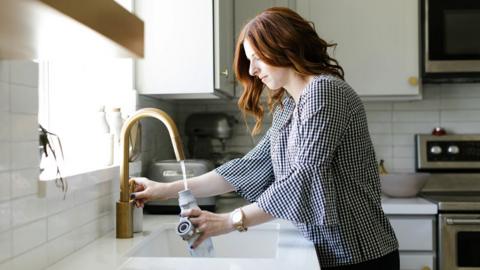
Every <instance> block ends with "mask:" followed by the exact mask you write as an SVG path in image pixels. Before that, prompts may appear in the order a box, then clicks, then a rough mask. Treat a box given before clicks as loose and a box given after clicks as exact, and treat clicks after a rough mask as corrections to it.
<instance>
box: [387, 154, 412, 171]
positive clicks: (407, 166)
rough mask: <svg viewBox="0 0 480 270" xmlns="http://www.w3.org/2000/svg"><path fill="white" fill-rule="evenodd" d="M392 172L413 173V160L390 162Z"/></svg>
mask: <svg viewBox="0 0 480 270" xmlns="http://www.w3.org/2000/svg"><path fill="white" fill-rule="evenodd" d="M392 165H393V167H392V170H391V171H394V172H415V159H414V158H410V157H408V158H397V157H394V158H393V160H392Z"/></svg>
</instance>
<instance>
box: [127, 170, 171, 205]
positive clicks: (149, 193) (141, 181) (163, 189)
mask: <svg viewBox="0 0 480 270" xmlns="http://www.w3.org/2000/svg"><path fill="white" fill-rule="evenodd" d="M130 182H135V189H134V192H133V193H132V194H130V199H132V200H135V205H136V207H142V208H143V207H144V206H145V202H147V201H150V200H153V199H159V200H166V199H168V196H167V184H166V183H160V182H155V181H152V180H149V179H148V178H145V177H133V178H130ZM132 184H133V183H132Z"/></svg>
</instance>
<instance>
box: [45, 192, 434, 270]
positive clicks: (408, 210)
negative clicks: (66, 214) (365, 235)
mask: <svg viewBox="0 0 480 270" xmlns="http://www.w3.org/2000/svg"><path fill="white" fill-rule="evenodd" d="M220 200H221V204H222V207H218V208H219V212H225V211H229V210H230V208H232V209H233V208H236V207H238V206H240V205H242V204H244V203H245V201H243V200H239V199H220ZM382 206H383V209H384V211H385V213H386V214H387V215H434V214H436V213H437V206H436V205H435V204H434V203H431V202H429V201H427V200H425V199H423V198H418V197H415V198H389V197H382ZM176 222H178V216H176V215H144V219H143V228H144V231H143V232H142V233H135V235H134V238H132V239H116V238H115V232H114V231H112V232H111V233H109V234H107V235H105V236H103V237H102V238H99V239H98V240H96V241H94V242H92V243H90V244H89V245H87V246H85V247H84V248H82V249H81V250H79V251H77V252H75V253H73V254H71V255H69V256H67V257H66V258H64V259H63V260H61V261H59V262H58V263H56V264H54V265H52V266H50V267H49V268H47V269H49V270H63V269H69V270H75V269H82V270H83V269H93V270H95V269H98V270H100V269H101V270H106V269H125V270H126V269H192V268H191V267H192V266H194V267H195V269H209V270H211V269H213V268H211V267H212V266H213V265H211V263H213V262H212V261H211V260H210V261H208V259H205V258H177V259H172V258H163V259H162V258H151V257H145V258H143V257H135V258H129V257H128V256H127V254H128V253H129V252H131V251H132V250H133V249H134V248H136V247H139V246H140V245H141V244H142V242H143V241H144V240H146V239H147V238H149V236H150V235H151V234H152V232H154V231H155V230H156V229H157V228H158V227H159V226H161V225H162V224H165V223H176ZM272 222H277V223H280V224H281V226H282V228H287V227H288V226H292V225H290V223H289V222H286V221H282V220H276V221H272ZM281 239H283V242H288V241H292V239H293V238H292V237H291V236H284V237H283V238H282V237H280V240H281ZM280 240H279V241H280ZM294 240H295V243H296V244H297V243H300V246H299V247H300V248H298V247H297V248H296V249H297V250H294V249H293V248H292V247H291V245H290V247H288V246H289V243H286V244H285V246H287V248H283V250H282V251H280V249H279V252H282V254H285V252H286V249H289V250H288V253H289V254H295V256H284V255H282V257H289V259H285V261H283V262H282V265H278V264H277V263H273V260H272V259H270V260H269V259H262V260H251V261H250V262H249V260H248V259H243V261H242V259H231V258H216V259H215V263H216V264H215V269H235V270H241V269H262V270H263V269H280V270H281V269H292V268H291V265H290V266H288V265H289V264H288V263H289V262H291V261H292V260H293V261H295V262H296V264H295V265H296V266H298V264H299V263H300V264H301V263H303V264H305V263H306V264H309V267H307V268H302V267H300V268H299V269H319V268H318V264H316V266H315V263H316V254H315V249H314V248H313V245H311V244H310V243H309V242H308V241H307V240H305V243H303V242H302V240H300V241H298V237H297V236H295V239H294ZM299 250H301V252H298V251H299ZM298 258H301V259H298ZM167 259H168V260H167ZM162 260H163V261H162ZM200 261H201V262H202V263H201V264H199V262H200ZM254 261H255V264H254V265H253V264H252V263H253V262H254ZM217 266H218V267H217ZM282 266H284V268H282ZM278 267H280V268H278ZM312 267H313V268H312ZM296 268H298V267H296Z"/></svg>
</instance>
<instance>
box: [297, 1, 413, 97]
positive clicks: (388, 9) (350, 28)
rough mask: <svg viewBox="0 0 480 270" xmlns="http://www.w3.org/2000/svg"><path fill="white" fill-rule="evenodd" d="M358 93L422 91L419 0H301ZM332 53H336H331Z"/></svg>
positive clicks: (303, 12)
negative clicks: (333, 48) (331, 45)
mask: <svg viewBox="0 0 480 270" xmlns="http://www.w3.org/2000/svg"><path fill="white" fill-rule="evenodd" d="M297 10H298V11H299V13H300V14H301V15H303V16H304V17H306V18H308V19H310V20H311V21H313V22H314V24H315V28H316V30H317V33H318V34H319V36H320V37H321V38H323V39H325V40H326V41H327V42H333V43H337V44H338V45H337V47H336V49H335V50H334V51H333V52H334V53H333V56H334V58H336V59H337V60H338V61H339V63H340V65H341V66H342V67H343V68H344V70H345V79H346V81H347V82H348V83H349V84H350V85H351V86H352V87H353V88H354V89H355V90H356V91H357V93H358V94H359V95H360V96H363V97H372V96H380V97H381V96H387V97H394V96H399V97H406V96H411V97H415V96H418V95H419V83H418V77H419V2H418V0H361V1H352V0H315V1H309V0H297ZM330 52H332V51H330Z"/></svg>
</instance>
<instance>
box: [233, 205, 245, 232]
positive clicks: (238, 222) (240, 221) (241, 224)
mask: <svg viewBox="0 0 480 270" xmlns="http://www.w3.org/2000/svg"><path fill="white" fill-rule="evenodd" d="M230 218H231V220H232V224H233V226H234V227H235V229H236V230H237V231H239V232H246V231H247V230H248V228H247V227H245V215H244V214H243V211H242V208H237V209H235V210H234V211H233V212H232V214H231V215H230Z"/></svg>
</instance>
